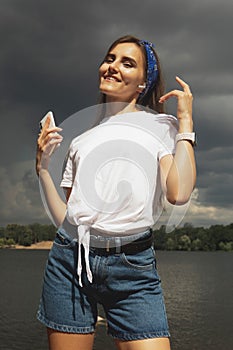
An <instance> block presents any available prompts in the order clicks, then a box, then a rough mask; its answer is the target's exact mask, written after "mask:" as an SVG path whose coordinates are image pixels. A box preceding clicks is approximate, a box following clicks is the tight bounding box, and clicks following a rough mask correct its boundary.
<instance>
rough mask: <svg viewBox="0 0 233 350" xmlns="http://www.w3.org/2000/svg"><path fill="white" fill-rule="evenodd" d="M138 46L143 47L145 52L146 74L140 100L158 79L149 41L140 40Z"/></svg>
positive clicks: (155, 61) (151, 44) (154, 58)
mask: <svg viewBox="0 0 233 350" xmlns="http://www.w3.org/2000/svg"><path fill="white" fill-rule="evenodd" d="M139 44H141V45H143V46H144V48H145V50H146V60H147V72H146V87H145V89H144V90H143V91H142V92H141V94H140V98H141V97H143V96H145V95H146V94H147V92H148V91H149V90H151V89H152V88H153V86H154V85H155V83H156V80H157V77H158V66H157V60H156V57H155V54H154V51H153V48H154V45H153V43H151V42H150V41H147V40H140V41H139Z"/></svg>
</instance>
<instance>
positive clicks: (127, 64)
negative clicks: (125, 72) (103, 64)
mask: <svg viewBox="0 0 233 350" xmlns="http://www.w3.org/2000/svg"><path fill="white" fill-rule="evenodd" d="M124 66H125V67H126V68H132V67H133V65H132V63H130V62H124Z"/></svg>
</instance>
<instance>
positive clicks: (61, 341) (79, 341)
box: [47, 328, 94, 350]
mask: <svg viewBox="0 0 233 350" xmlns="http://www.w3.org/2000/svg"><path fill="white" fill-rule="evenodd" d="M47 331H48V341H49V350H67V349H69V350H83V349H85V350H92V347H93V343H94V333H91V334H72V333H61V332H58V331H55V330H53V329H50V328H48V329H47Z"/></svg>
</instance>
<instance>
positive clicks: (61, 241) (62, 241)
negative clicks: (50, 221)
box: [53, 229, 77, 248]
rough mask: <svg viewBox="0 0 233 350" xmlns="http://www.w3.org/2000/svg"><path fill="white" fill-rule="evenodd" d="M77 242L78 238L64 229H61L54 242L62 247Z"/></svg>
mask: <svg viewBox="0 0 233 350" xmlns="http://www.w3.org/2000/svg"><path fill="white" fill-rule="evenodd" d="M76 242H77V239H76V238H73V237H70V236H69V235H68V234H67V233H66V232H65V231H64V230H62V229H59V230H58V231H57V234H56V237H55V239H54V241H53V244H54V245H55V246H56V247H60V248H71V247H73V246H74V245H75V244H76Z"/></svg>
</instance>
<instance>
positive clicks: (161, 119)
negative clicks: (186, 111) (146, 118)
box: [150, 113, 178, 128]
mask: <svg viewBox="0 0 233 350" xmlns="http://www.w3.org/2000/svg"><path fill="white" fill-rule="evenodd" d="M150 115H151V118H153V120H154V121H155V122H157V123H161V124H167V125H173V126H174V127H176V128H178V119H177V118H176V117H175V116H174V115H172V114H166V113H155V114H152V113H150Z"/></svg>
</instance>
